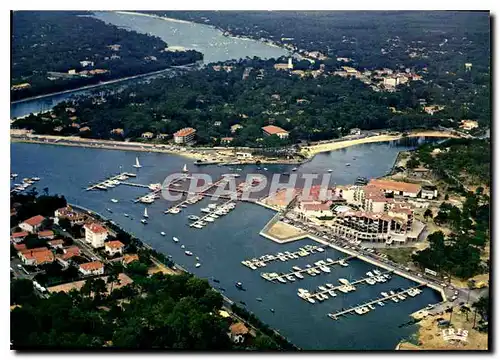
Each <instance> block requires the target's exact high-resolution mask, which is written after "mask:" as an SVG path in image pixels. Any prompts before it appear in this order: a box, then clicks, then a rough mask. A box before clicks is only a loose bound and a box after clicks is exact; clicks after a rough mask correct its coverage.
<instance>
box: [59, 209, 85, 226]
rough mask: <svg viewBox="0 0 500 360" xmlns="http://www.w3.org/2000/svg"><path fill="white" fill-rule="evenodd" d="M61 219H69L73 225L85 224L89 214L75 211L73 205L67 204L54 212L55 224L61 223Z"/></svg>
mask: <svg viewBox="0 0 500 360" xmlns="http://www.w3.org/2000/svg"><path fill="white" fill-rule="evenodd" d="M60 219H67V220H69V222H70V223H71V226H73V225H83V224H84V223H85V220H87V215H86V214H85V213H81V212H77V211H74V210H73V208H72V207H71V206H69V205H68V206H66V207H63V208H60V209H57V210H56V211H55V212H54V224H59V220H60Z"/></svg>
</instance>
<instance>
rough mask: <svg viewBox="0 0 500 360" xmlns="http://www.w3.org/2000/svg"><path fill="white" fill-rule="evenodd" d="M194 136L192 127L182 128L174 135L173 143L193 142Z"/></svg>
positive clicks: (194, 131)
mask: <svg viewBox="0 0 500 360" xmlns="http://www.w3.org/2000/svg"><path fill="white" fill-rule="evenodd" d="M195 135H196V129H193V128H192V127H187V128H183V129H180V130H179V131H177V132H175V133H174V142H175V143H176V144H187V143H190V142H192V141H193V140H194V137H195Z"/></svg>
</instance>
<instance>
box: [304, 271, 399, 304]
mask: <svg viewBox="0 0 500 360" xmlns="http://www.w3.org/2000/svg"><path fill="white" fill-rule="evenodd" d="M390 273H391V271H385V272H383V273H381V274H380V275H385V274H390ZM384 278H385V279H386V281H387V280H388V279H387V278H386V277H385V276H384ZM368 279H373V277H371V276H367V277H365V278H362V279H358V280H355V281H349V282H346V284H342V285H338V286H333V287H329V286H327V285H326V284H325V285H322V287H325V289H326V290H321V289H319V290H318V291H315V292H312V293H311V292H308V297H316V295H320V296H322V295H327V296H328V295H331V293H330V291H336V290H339V289H342V288H345V287H346V285H347V287H350V286H354V285H358V284H362V283H365V284H368V283H367V282H366V280H368ZM339 282H340V281H339ZM377 284H379V282H377ZM352 290H353V291H354V290H355V289H352ZM342 292H344V291H342ZM335 296H336V295H335ZM301 298H302V299H303V300H305V301H307V297H301Z"/></svg>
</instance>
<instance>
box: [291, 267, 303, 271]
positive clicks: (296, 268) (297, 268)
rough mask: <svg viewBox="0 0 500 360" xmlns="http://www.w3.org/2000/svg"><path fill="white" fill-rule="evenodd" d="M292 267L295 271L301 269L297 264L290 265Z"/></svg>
mask: <svg viewBox="0 0 500 360" xmlns="http://www.w3.org/2000/svg"><path fill="white" fill-rule="evenodd" d="M292 269H293V270H295V271H300V270H302V269H301V268H299V267H298V266H292Z"/></svg>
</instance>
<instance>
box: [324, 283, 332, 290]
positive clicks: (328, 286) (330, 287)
mask: <svg viewBox="0 0 500 360" xmlns="http://www.w3.org/2000/svg"><path fill="white" fill-rule="evenodd" d="M325 286H326V287H327V288H329V289H333V288H334V286H333V284H330V283H328V284H325Z"/></svg>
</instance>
